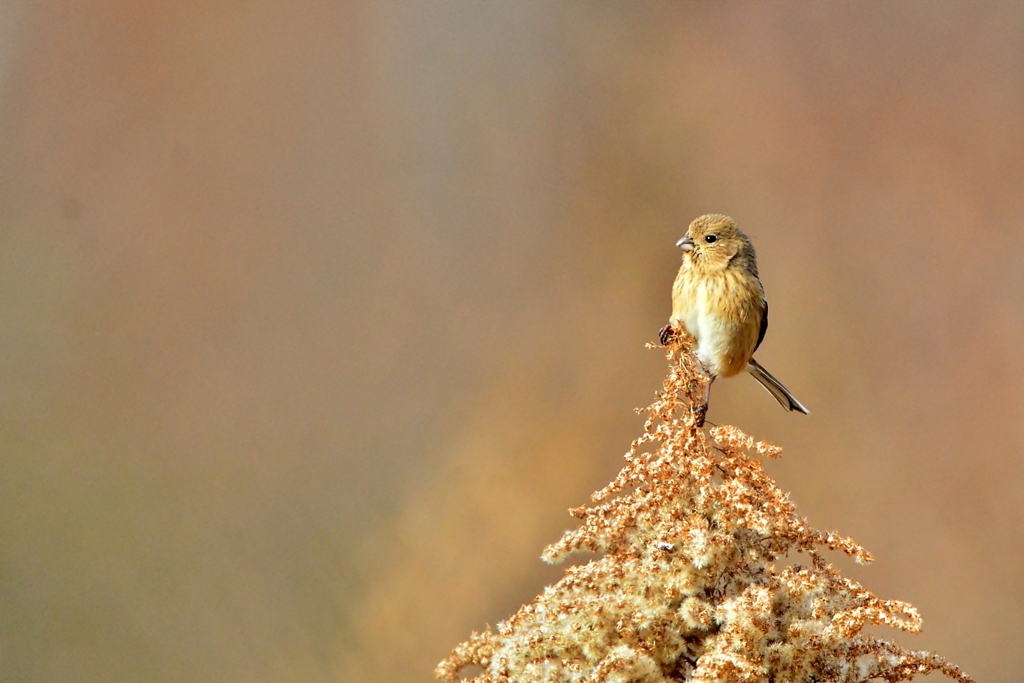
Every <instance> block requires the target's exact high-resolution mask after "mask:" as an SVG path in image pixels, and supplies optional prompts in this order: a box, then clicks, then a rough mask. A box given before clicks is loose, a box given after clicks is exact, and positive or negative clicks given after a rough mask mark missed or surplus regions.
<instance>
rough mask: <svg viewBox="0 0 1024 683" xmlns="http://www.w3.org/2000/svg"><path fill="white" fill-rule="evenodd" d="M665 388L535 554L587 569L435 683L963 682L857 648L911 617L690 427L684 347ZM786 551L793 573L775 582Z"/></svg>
mask: <svg viewBox="0 0 1024 683" xmlns="http://www.w3.org/2000/svg"><path fill="white" fill-rule="evenodd" d="M668 358H669V360H670V372H669V376H668V378H667V379H666V381H665V385H664V389H663V391H662V392H661V394H660V396H659V398H658V400H657V401H656V402H655V403H654V404H653V405H652V406H651V407H650V408H649V409H648V410H649V417H648V419H647V422H646V425H645V428H644V434H643V436H641V437H640V438H639V439H637V440H636V441H635V442H634V443H633V446H632V448H631V449H630V452H629V453H627V454H626V461H627V464H626V466H625V467H624V468H623V470H622V471H621V472H620V473H619V475H618V477H616V479H615V480H614V481H613V482H612V483H611V484H609V485H608V486H607V487H606V488H605V489H603V490H601V491H598V492H597V493H595V494H594V496H593V499H594V503H595V505H594V506H593V507H581V508H576V509H573V510H572V511H571V513H572V514H573V516H575V517H578V518H579V519H581V520H582V522H583V523H582V526H580V528H578V529H576V530H575V531H571V532H567V533H566V534H565V536H564V537H563V538H562V540H560V541H559V542H558V543H555V544H554V545H552V546H550V547H548V548H547V549H546V550H545V552H544V559H545V560H546V561H548V562H558V561H561V560H563V559H564V558H565V557H566V556H567V555H569V554H570V553H573V552H576V551H589V552H593V553H599V554H600V555H601V557H600V558H598V559H595V560H593V561H591V562H588V563H586V564H583V565H578V566H573V567H569V568H568V569H567V570H566V573H565V577H564V578H562V580H561V581H559V582H558V583H557V584H555V585H554V586H552V587H549V588H547V589H545V591H544V593H543V594H541V595H540V596H538V597H537V598H536V599H535V600H534V602H533V603H532V604H530V605H526V606H524V607H522V608H521V609H520V610H519V612H517V613H516V614H515V615H514V616H512V618H510V619H509V620H508V621H507V622H504V623H502V624H499V626H498V628H497V631H492V630H490V629H488V630H486V631H485V632H484V633H480V634H478V633H474V634H473V635H472V637H471V638H470V640H469V641H468V642H465V643H463V644H461V645H459V646H458V647H457V648H455V650H454V651H453V652H452V654H451V655H450V656H449V657H448V658H447V659H445V660H444V661H443V662H441V663H440V664H439V665H438V667H437V671H436V674H437V676H438V677H439V678H442V679H445V680H448V681H455V680H457V679H458V676H459V673H460V671H461V670H462V669H463V668H464V667H467V666H473V665H475V666H478V667H481V668H482V669H483V672H482V673H480V674H479V675H477V676H475V677H474V678H472V679H471V681H472V682H473V683H498V682H505V681H517V682H518V681H522V682H525V681H538V682H539V681H551V682H555V681H559V682H561V681H595V682H596V681H621V682H623V683H625V682H627V681H629V682H634V681H636V682H639V681H645V682H646V681H650V682H654V681H684V680H685V681H721V682H733V681H735V682H740V681H744V682H754V681H758V682H759V681H765V682H767V681H779V682H782V681H793V682H796V681H842V682H855V681H869V680H885V681H905V680H909V679H911V678H913V677H914V676H916V675H918V674H924V673H929V672H932V671H941V672H942V673H944V674H945V675H946V676H948V677H950V678H952V679H955V680H958V681H970V680H971V679H970V678H969V677H968V676H966V675H965V674H964V673H962V672H961V671H960V669H959V668H958V667H956V666H955V665H953V664H951V663H949V662H947V661H946V660H945V659H943V658H942V657H940V656H938V655H935V654H932V653H929V652H915V651H909V650H906V649H904V648H903V647H901V646H899V645H896V644H895V643H892V642H889V641H886V640H883V639H880V638H876V637H872V636H868V635H865V634H862V633H861V631H862V629H863V628H864V626H866V625H869V624H876V625H877V624H885V625H887V626H893V627H895V628H898V629H900V630H903V631H909V632H911V633H916V632H918V631H919V630H920V628H921V620H920V617H919V616H918V613H917V610H916V609H914V607H913V606H911V605H909V604H907V603H904V602H899V601H896V600H881V599H879V598H877V597H875V595H874V594H872V593H871V592H870V591H868V590H866V589H865V588H863V587H862V586H860V585H859V584H857V583H856V582H854V581H851V580H849V579H845V578H843V577H842V576H841V575H840V574H839V572H838V571H837V570H836V569H835V568H834V567H833V566H832V565H830V564H829V563H828V562H826V561H825V560H824V559H823V558H822V557H821V556H820V555H819V554H818V550H819V549H820V548H823V547H824V548H829V549H831V550H839V551H842V552H844V553H846V554H847V555H849V556H850V557H852V558H853V559H854V560H856V561H857V562H861V563H864V562H870V561H871V556H870V555H869V554H868V552H867V551H866V550H865V549H864V548H862V547H861V546H860V545H858V544H857V543H856V542H854V541H853V540H851V539H849V538H845V537H843V536H839V535H837V534H834V533H825V532H822V531H818V530H817V529H814V528H812V527H810V526H809V525H808V524H807V522H806V521H805V520H804V519H803V518H801V517H799V516H798V515H797V514H796V512H795V510H794V506H793V504H792V503H791V502H790V501H789V499H788V497H787V496H786V494H784V493H783V492H782V491H780V490H779V488H778V486H777V485H776V484H775V482H774V481H772V479H770V478H769V477H768V476H766V475H765V473H764V471H763V470H762V467H761V463H760V461H759V460H758V459H756V458H755V457H753V456H752V455H750V454H749V451H752V450H753V451H756V452H757V453H758V454H759V455H762V456H768V457H777V456H778V454H779V451H780V449H779V448H778V447H776V446H772V445H770V444H767V443H764V442H757V443H755V442H754V440H753V439H752V438H751V437H749V436H747V435H745V434H744V433H743V432H741V431H740V430H739V429H737V428H736V427H730V426H720V427H714V428H712V429H710V430H709V432H708V434H710V438H709V437H708V434H706V433H705V432H704V430H702V429H700V428H698V427H697V426H696V419H695V415H694V413H693V408H694V405H695V401H694V398H695V397H699V396H701V395H702V393H703V388H704V382H705V381H706V379H705V378H704V377H703V375H702V374H701V373H699V372H697V371H696V370H695V367H694V362H695V361H694V357H693V354H692V340H690V339H681V340H679V341H678V342H676V343H675V344H674V345H673V346H672V347H671V348H670V349H669V352H668ZM791 551H796V552H797V553H802V554H804V555H806V556H807V558H808V562H807V563H806V564H793V565H790V566H786V567H784V568H777V567H776V566H775V563H776V561H777V560H779V558H781V557H783V556H785V555H787V554H788V553H790V552H791Z"/></svg>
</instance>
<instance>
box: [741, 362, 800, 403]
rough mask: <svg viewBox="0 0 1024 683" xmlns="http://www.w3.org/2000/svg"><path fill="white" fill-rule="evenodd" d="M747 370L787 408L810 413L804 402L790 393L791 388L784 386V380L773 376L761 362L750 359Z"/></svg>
mask: <svg viewBox="0 0 1024 683" xmlns="http://www.w3.org/2000/svg"><path fill="white" fill-rule="evenodd" d="M747 372H749V373H750V374H751V375H753V376H754V379H756V380H757V381H758V382H760V383H761V386H763V387H764V388H765V389H767V390H768V393H769V394H771V395H772V396H774V397H775V400H776V401H778V402H779V405H781V406H782V407H783V408H785V409H786V410H795V411H797V412H800V413H803V414H804V415H810V414H811V413H810V411H809V410H807V408H804V404H803V403H800V401H798V400H796V397H795V396H793V394H791V393H789V389H787V388H786V387H784V386H782V382H780V381H779V380H777V379H775V378H774V377H772V373H770V372H768V371H767V370H765V369H764V366H762V365H761V364H760V363H758V362H757V361H756V360H754V359H753V358H751V359H750V363H749V364H748V365H747Z"/></svg>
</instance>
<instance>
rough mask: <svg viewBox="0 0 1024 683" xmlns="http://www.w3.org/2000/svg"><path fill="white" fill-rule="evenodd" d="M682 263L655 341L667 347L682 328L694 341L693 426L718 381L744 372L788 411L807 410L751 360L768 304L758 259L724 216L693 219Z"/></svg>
mask: <svg viewBox="0 0 1024 683" xmlns="http://www.w3.org/2000/svg"><path fill="white" fill-rule="evenodd" d="M676 246H677V247H680V248H681V249H682V250H683V263H682V265H681V266H680V267H679V274H678V275H676V279H675V282H674V283H673V284H672V316H671V317H670V318H669V324H668V325H666V326H665V327H663V328H661V332H660V334H659V338H660V340H661V343H662V344H663V345H666V346H667V345H668V344H669V343H670V342H671V341H672V340H673V339H674V338H675V336H676V335H677V334H678V333H679V331H680V329H685V330H686V332H687V333H689V334H690V336H692V337H693V338H694V339H695V340H696V341H697V359H698V360H699V361H700V364H701V366H703V368H704V371H705V373H706V374H707V375H708V378H709V379H708V383H707V386H706V388H705V390H704V397H703V402H702V404H701V405H700V406H698V408H697V426H698V427H700V426H703V424H704V417H705V415H706V414H707V410H708V401H709V399H710V397H711V384H712V382H714V381H715V378H717V377H732V376H734V375H737V374H739V373H740V372H743V371H744V370H746V371H747V372H749V373H750V374H751V375H753V377H754V379H756V380H757V381H758V382H759V383H760V384H761V386H763V387H764V388H765V389H767V390H768V393H770V394H771V395H772V396H773V397H775V400H776V401H778V402H779V405H781V406H782V407H783V408H785V409H786V410H790V411H794V410H795V411H797V412H800V413H803V414H805V415H808V414H810V412H809V411H808V410H807V408H805V407H804V405H803V404H802V403H800V401H798V400H797V399H796V397H794V396H793V394H791V393H790V392H789V390H788V389H786V387H785V386H783V384H782V382H780V381H779V380H777V379H775V377H773V376H772V374H771V373H770V372H768V371H767V370H766V369H765V368H764V366H762V365H761V364H760V363H758V362H757V361H756V360H755V359H754V352H755V351H757V348H758V347H759V346H760V345H761V342H762V341H763V340H764V335H765V332H767V331H768V300H767V299H765V296H764V287H762V285H761V280H760V278H758V275H757V256H756V254H755V252H754V245H753V244H752V243H751V242H750V238H749V237H747V236H746V235H745V234H744V233H743V231H742V230H740V229H739V227H738V226H737V225H736V222H735V221H734V220H733V219H732V218H730V217H729V216H724V215H722V214H716V213H712V214H705V215H703V216H699V217H698V218H696V219H694V221H693V222H692V223H690V227H689V228H688V229H687V231H686V235H685V236H684V237H683V238H682V239H680V240H679V241H678V242H676Z"/></svg>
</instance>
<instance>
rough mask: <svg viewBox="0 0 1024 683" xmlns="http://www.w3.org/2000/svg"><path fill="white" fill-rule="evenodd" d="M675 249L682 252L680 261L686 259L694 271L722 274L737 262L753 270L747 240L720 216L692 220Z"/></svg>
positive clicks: (752, 249) (730, 222) (714, 214)
mask: <svg viewBox="0 0 1024 683" xmlns="http://www.w3.org/2000/svg"><path fill="white" fill-rule="evenodd" d="M676 246H677V247H681V248H682V250H683V252H684V255H683V259H684V260H685V259H687V258H689V259H690V263H691V264H692V265H693V266H694V267H695V268H700V269H707V270H709V271H713V270H723V269H724V268H726V267H727V266H728V265H729V264H730V263H731V262H732V261H733V260H734V259H736V258H741V259H743V260H744V261H748V262H749V263H744V265H745V266H747V267H753V268H756V266H754V265H753V264H754V262H755V261H754V245H753V244H751V243H750V238H748V237H747V236H746V235H745V234H743V231H742V230H740V229H739V228H738V227H736V222H735V221H734V220H733V219H731V218H729V217H728V216H723V215H722V214H719V213H709V214H705V215H703V216H699V217H698V218H696V219H694V221H693V222H692V223H690V228H689V230H687V231H686V236H685V237H683V238H682V239H681V240H679V241H678V242H676ZM755 273H756V271H755Z"/></svg>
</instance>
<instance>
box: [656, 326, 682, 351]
mask: <svg viewBox="0 0 1024 683" xmlns="http://www.w3.org/2000/svg"><path fill="white" fill-rule="evenodd" d="M678 338H679V333H678V332H676V330H675V328H674V327H672V326H671V325H665V327H663V328H661V329H660V330H659V331H658V341H660V342H661V345H662V346H668V345H669V344H671V343H672V342H674V341H675V340H677V339H678Z"/></svg>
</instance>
